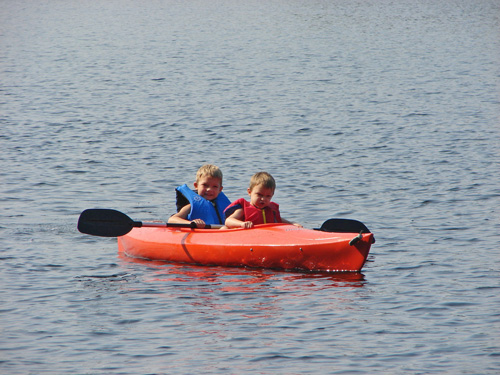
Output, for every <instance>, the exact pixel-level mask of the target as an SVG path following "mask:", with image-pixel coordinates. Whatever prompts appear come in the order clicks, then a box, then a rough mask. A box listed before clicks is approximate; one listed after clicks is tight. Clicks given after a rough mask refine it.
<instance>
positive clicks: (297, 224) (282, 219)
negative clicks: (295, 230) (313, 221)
mask: <svg viewBox="0 0 500 375" xmlns="http://www.w3.org/2000/svg"><path fill="white" fill-rule="evenodd" d="M281 222H282V223H286V224H292V225H295V226H296V227H299V228H303V226H302V225H300V224H299V223H294V222H293V221H290V220H287V219H285V218H283V217H282V218H281Z"/></svg>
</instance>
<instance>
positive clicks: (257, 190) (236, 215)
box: [224, 172, 302, 228]
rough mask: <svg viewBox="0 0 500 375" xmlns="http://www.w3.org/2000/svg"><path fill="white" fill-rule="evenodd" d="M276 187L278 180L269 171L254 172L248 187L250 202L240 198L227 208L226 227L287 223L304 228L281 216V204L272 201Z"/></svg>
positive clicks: (250, 226)
mask: <svg viewBox="0 0 500 375" xmlns="http://www.w3.org/2000/svg"><path fill="white" fill-rule="evenodd" d="M275 189H276V182H275V180H274V178H273V176H271V175H270V174H269V173H267V172H258V173H256V174H254V175H253V176H252V178H251V179H250V187H249V188H248V189H247V192H248V195H249V196H250V202H248V201H247V200H245V199H244V198H240V199H238V200H236V201H234V202H233V203H231V204H230V205H229V206H228V207H227V208H226V210H225V211H224V214H225V215H226V222H225V223H226V227H228V228H252V227H253V226H254V225H257V224H269V223H287V224H293V225H295V226H297V227H300V228H302V225H300V224H297V223H293V222H291V221H288V220H286V219H284V218H282V217H281V215H280V209H279V205H278V204H277V203H274V202H271V199H272V198H273V195H274V190H275Z"/></svg>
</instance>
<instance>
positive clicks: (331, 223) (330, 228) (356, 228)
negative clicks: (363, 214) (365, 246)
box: [319, 219, 371, 233]
mask: <svg viewBox="0 0 500 375" xmlns="http://www.w3.org/2000/svg"><path fill="white" fill-rule="evenodd" d="M319 230H321V231H323V232H341V233H361V232H362V233H371V232H370V230H369V229H368V228H367V227H366V225H365V224H363V223H362V222H361V221H357V220H353V219H328V220H327V221H325V222H324V223H323V225H321V228H319Z"/></svg>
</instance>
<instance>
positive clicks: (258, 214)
mask: <svg viewBox="0 0 500 375" xmlns="http://www.w3.org/2000/svg"><path fill="white" fill-rule="evenodd" d="M239 208H243V212H244V217H243V219H242V220H243V221H251V222H252V223H254V224H255V225H257V224H269V223H281V215H280V209H279V204H277V203H274V202H270V203H269V206H267V207H266V208H264V209H262V210H261V209H259V208H257V207H255V206H254V205H252V204H251V203H250V202H248V201H247V200H245V198H240V199H238V200H236V201H234V202H233V203H231V204H230V205H229V206H228V207H227V208H226V209H225V210H224V214H225V215H226V218H227V217H228V216H229V215H231V214H232V213H233V212H234V211H236V210H237V209H239Z"/></svg>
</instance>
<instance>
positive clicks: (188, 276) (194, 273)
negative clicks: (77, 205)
mask: <svg viewBox="0 0 500 375" xmlns="http://www.w3.org/2000/svg"><path fill="white" fill-rule="evenodd" d="M118 257H119V258H120V259H121V260H122V261H125V262H132V263H136V264H141V265H144V266H147V267H148V268H150V269H151V268H153V269H156V271H155V272H154V273H153V274H152V275H150V276H151V277H152V280H153V281H164V282H181V283H182V282H185V283H190V282H198V281H202V282H205V283H210V284H217V285H221V284H222V283H225V284H227V285H230V284H231V283H236V284H239V285H243V286H248V285H253V286H254V288H255V289H248V288H246V287H243V288H242V289H241V290H239V291H241V292H253V291H257V290H258V288H259V287H260V286H261V285H263V284H264V283H265V282H266V281H270V280H271V279H276V278H279V279H280V280H283V281H287V282H288V283H289V284H290V285H291V286H293V287H294V288H297V286H299V285H300V287H302V288H304V287H305V288H311V289H313V290H314V289H316V288H319V289H323V288H328V287H362V286H363V285H364V281H365V277H364V275H363V274H362V273H361V272H336V273H327V272H323V273H317V272H292V273H290V272H283V271H273V270H261V269H247V268H227V267H204V266H196V265H184V264H172V263H168V262H163V261H150V260H147V259H139V258H132V257H128V256H126V255H124V254H123V253H121V252H119V253H118ZM288 283H287V284H288ZM264 285H265V284H264ZM223 290H224V289H223Z"/></svg>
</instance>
